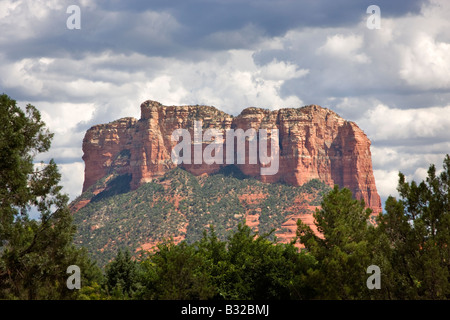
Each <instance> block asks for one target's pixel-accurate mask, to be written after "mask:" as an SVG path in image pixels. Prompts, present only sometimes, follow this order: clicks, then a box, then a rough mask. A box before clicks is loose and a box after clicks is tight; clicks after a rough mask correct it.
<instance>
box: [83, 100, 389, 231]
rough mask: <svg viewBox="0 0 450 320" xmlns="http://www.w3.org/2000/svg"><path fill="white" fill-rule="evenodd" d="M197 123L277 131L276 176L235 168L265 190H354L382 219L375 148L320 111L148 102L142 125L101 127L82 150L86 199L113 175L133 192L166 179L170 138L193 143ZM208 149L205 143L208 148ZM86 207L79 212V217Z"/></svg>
mask: <svg viewBox="0 0 450 320" xmlns="http://www.w3.org/2000/svg"><path fill="white" fill-rule="evenodd" d="M198 120H201V121H202V122H203V131H205V130H206V129H207V128H215V129H219V130H221V132H225V130H226V129H237V128H241V129H243V130H247V129H248V128H254V129H255V130H259V129H270V128H277V129H278V130H279V170H278V172H277V173H276V174H274V175H270V176H269V175H263V176H262V175H261V174H260V166H261V164H260V163H259V161H258V164H248V161H246V162H245V164H236V165H237V166H238V167H239V169H240V170H241V171H242V172H243V173H244V174H245V175H248V176H252V177H255V178H257V179H259V180H261V181H263V182H267V183H273V182H282V183H286V184H289V185H293V186H300V185H302V184H304V183H306V182H307V181H309V180H311V179H314V178H316V179H319V180H321V181H323V182H325V183H326V184H327V185H329V186H331V187H332V186H334V185H335V184H337V185H339V186H340V187H346V188H348V189H350V190H351V191H352V192H353V195H354V196H355V198H357V199H364V201H365V203H366V205H367V206H368V207H370V208H371V209H372V210H373V213H374V214H378V213H380V212H381V211H382V208H381V200H380V197H379V195H378V193H377V189H376V185H375V178H374V175H373V170H372V159H371V152H370V144H371V142H370V140H369V139H368V137H367V136H366V134H365V133H364V132H363V131H362V130H361V129H360V128H359V127H358V126H357V125H356V124H355V123H354V122H351V121H347V120H345V119H343V118H341V117H340V116H339V115H338V114H336V113H335V112H333V111H332V110H329V109H326V108H322V107H320V106H317V105H309V106H305V107H301V108H283V109H279V110H267V109H261V108H255V107H250V108H246V109H244V110H243V111H242V112H241V114H239V115H238V116H231V115H228V114H226V113H225V112H222V111H220V110H218V109H216V108H215V107H211V106H163V105H162V104H160V103H159V102H156V101H151V100H148V101H145V102H143V103H142V104H141V118H140V119H139V120H137V119H135V118H131V117H128V118H122V119H119V120H116V121H113V122H110V123H108V124H99V125H95V126H93V127H91V128H90V129H89V130H88V131H87V132H86V135H85V137H84V139H83V146H82V148H83V152H84V155H83V160H84V162H85V177H84V184H83V192H84V191H86V190H87V189H88V188H89V187H90V186H92V185H93V184H95V182H96V181H98V180H99V179H101V178H103V177H104V176H105V175H107V174H109V173H111V172H112V171H115V172H117V173H118V174H131V177H132V178H131V182H130V187H131V189H132V190H134V189H136V188H138V187H139V186H141V185H142V184H144V183H146V182H149V181H151V180H152V179H154V178H158V177H161V176H162V175H163V174H164V173H165V172H167V171H168V170H170V169H172V168H174V167H175V166H176V164H174V163H173V162H172V160H171V151H172V148H173V147H174V146H175V145H176V144H177V142H174V141H172V140H171V135H172V132H173V131H174V130H175V129H178V128H183V129H188V130H189V131H190V132H191V137H193V130H194V121H198ZM224 137H225V134H224ZM208 143H210V142H207V141H206V142H203V148H205V147H206V145H207V144H208ZM269 145H270V144H269ZM247 150H248V149H247ZM224 154H225V152H224ZM246 154H247V156H248V152H246ZM225 165H227V163H225V161H224V164H211V165H208V164H205V163H202V164H191V165H186V164H181V165H180V166H182V167H183V168H184V169H186V170H187V171H189V172H191V173H192V174H194V175H197V176H198V175H201V174H212V173H214V172H217V171H218V170H219V169H220V168H221V167H222V166H225ZM94 193H95V192H94ZM87 203H88V201H84V202H83V203H78V204H75V208H76V209H75V210H78V209H79V208H80V207H82V206H84V205H86V204H87ZM293 218H297V217H293ZM304 218H305V219H307V220H308V222H307V223H308V224H310V225H312V221H309V220H311V219H310V218H312V216H311V217H309V218H307V217H304ZM291 220H292V221H286V223H285V225H284V227H287V226H288V225H289V226H290V225H291V224H292V226H290V227H292V228H294V229H295V226H294V225H295V222H294V220H293V219H291ZM249 223H250V224H251V222H250V221H249ZM292 231H293V230H292ZM293 235H295V232H293Z"/></svg>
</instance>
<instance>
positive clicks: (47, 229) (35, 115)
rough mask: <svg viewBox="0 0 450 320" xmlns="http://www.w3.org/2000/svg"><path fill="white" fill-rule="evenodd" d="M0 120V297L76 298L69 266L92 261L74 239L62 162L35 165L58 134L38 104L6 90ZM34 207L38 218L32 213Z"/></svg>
mask: <svg viewBox="0 0 450 320" xmlns="http://www.w3.org/2000/svg"><path fill="white" fill-rule="evenodd" d="M0 123H1V124H2V125H1V126H0V298H4V299H16V298H19V299H62V298H70V297H72V298H73V297H76V291H71V290H68V288H67V287H66V280H67V277H68V275H67V274H66V270H67V267H68V266H69V265H73V264H75V265H84V266H86V267H87V266H89V268H90V267H92V265H90V264H89V262H88V261H87V256H86V255H85V253H83V252H82V251H80V250H78V249H75V247H74V246H73V244H72V239H73V235H74V232H75V228H74V226H73V224H72V216H71V214H70V212H69V209H68V207H67V202H68V196H67V195H65V194H63V193H62V187H61V186H60V185H59V181H60V178H61V176H60V174H59V172H58V168H57V166H56V163H55V162H54V161H53V160H50V162H49V163H48V164H44V163H41V165H40V166H37V167H36V166H35V165H34V159H35V157H36V155H37V154H39V153H43V152H46V151H48V150H49V148H50V145H51V139H52V137H53V134H51V133H49V131H48V129H47V128H46V127H45V123H44V122H43V121H42V120H41V115H40V113H39V111H38V110H37V109H36V108H35V107H34V106H32V105H30V104H28V105H27V106H26V110H25V111H24V110H22V109H21V108H19V107H18V106H17V104H16V101H15V100H13V99H11V98H10V97H9V96H7V95H5V94H2V95H0ZM32 206H34V207H35V208H36V209H37V210H38V212H39V219H38V220H33V219H30V217H29V211H30V209H31V207H32ZM83 271H87V270H83ZM86 274H88V277H90V276H93V274H92V273H91V274H90V273H89V272H87V273H83V281H88V279H87V278H86V276H85V275H86Z"/></svg>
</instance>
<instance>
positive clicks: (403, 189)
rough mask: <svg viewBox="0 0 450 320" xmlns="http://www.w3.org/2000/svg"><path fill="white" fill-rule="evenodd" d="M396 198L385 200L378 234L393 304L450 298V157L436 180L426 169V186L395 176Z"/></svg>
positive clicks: (424, 183)
mask: <svg viewBox="0 0 450 320" xmlns="http://www.w3.org/2000/svg"><path fill="white" fill-rule="evenodd" d="M397 189H398V191H399V194H400V197H401V199H400V200H396V199H395V198H393V197H390V198H388V200H387V201H386V206H385V210H386V214H385V215H382V216H380V217H379V220H378V224H379V228H378V232H379V234H380V237H381V236H382V235H385V245H384V246H383V251H384V254H385V256H386V257H388V261H389V262H390V266H389V268H390V274H391V277H390V281H389V283H392V285H391V289H390V297H391V298H393V299H448V298H449V297H450V247H449V240H450V192H449V191H450V157H449V156H448V155H447V156H446V157H445V159H444V164H443V171H442V172H441V173H440V174H439V175H437V173H436V167H435V165H430V167H429V169H428V176H427V178H426V180H425V181H422V182H421V183H419V184H417V183H416V182H415V181H412V182H410V183H408V182H406V179H405V176H404V174H402V173H401V172H400V173H399V184H398V188H397Z"/></svg>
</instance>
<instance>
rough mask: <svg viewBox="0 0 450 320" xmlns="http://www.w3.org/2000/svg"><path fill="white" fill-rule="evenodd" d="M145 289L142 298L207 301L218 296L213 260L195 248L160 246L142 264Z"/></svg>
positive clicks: (188, 246) (162, 244)
mask: <svg viewBox="0 0 450 320" xmlns="http://www.w3.org/2000/svg"><path fill="white" fill-rule="evenodd" d="M141 268H142V277H141V283H142V289H141V290H140V291H139V292H138V293H137V294H136V295H135V297H136V298H138V299H159V300H198V299H200V300H204V299H210V298H211V297H213V296H214V294H215V290H214V287H213V286H212V284H211V282H210V261H208V260H207V259H206V258H205V256H203V255H202V254H201V253H200V252H199V250H197V248H196V247H195V246H194V245H188V244H187V243H186V242H184V241H183V242H181V243H179V244H178V245H175V244H174V243H173V241H168V242H163V243H161V244H159V245H158V248H157V251H156V252H155V253H149V254H148V255H147V257H145V258H143V260H142V261H141Z"/></svg>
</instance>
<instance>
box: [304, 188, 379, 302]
mask: <svg viewBox="0 0 450 320" xmlns="http://www.w3.org/2000/svg"><path fill="white" fill-rule="evenodd" d="M371 212H372V210H371V209H368V208H366V207H365V204H364V201H363V200H361V201H358V200H355V199H353V197H352V193H351V191H350V190H349V189H347V188H342V189H339V187H338V186H337V185H336V186H335V187H334V189H333V190H332V191H331V192H330V193H328V194H327V195H326V196H325V197H324V198H323V201H322V205H321V209H320V210H319V209H316V212H315V213H314V218H315V225H316V226H317V230H318V231H319V232H320V233H321V235H316V234H315V233H314V231H312V229H311V228H310V227H309V226H308V225H306V224H305V223H303V222H302V221H301V220H298V222H297V225H298V229H297V235H298V237H299V239H300V242H301V243H302V244H303V245H304V246H305V249H306V250H307V251H308V252H309V253H310V254H312V255H313V256H314V257H315V259H316V260H317V268H316V269H311V270H310V271H309V274H308V278H307V279H308V281H309V283H310V286H311V287H313V288H316V292H317V295H318V298H321V299H361V298H368V297H370V291H369V290H368V288H367V287H366V280H367V277H368V275H367V273H366V270H367V267H368V266H370V265H372V264H376V263H374V260H373V259H374V254H373V244H372V241H371V239H372V238H373V236H372V235H371V234H372V233H373V228H374V227H373V226H372V225H371V224H370V223H369V217H370V214H371Z"/></svg>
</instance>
